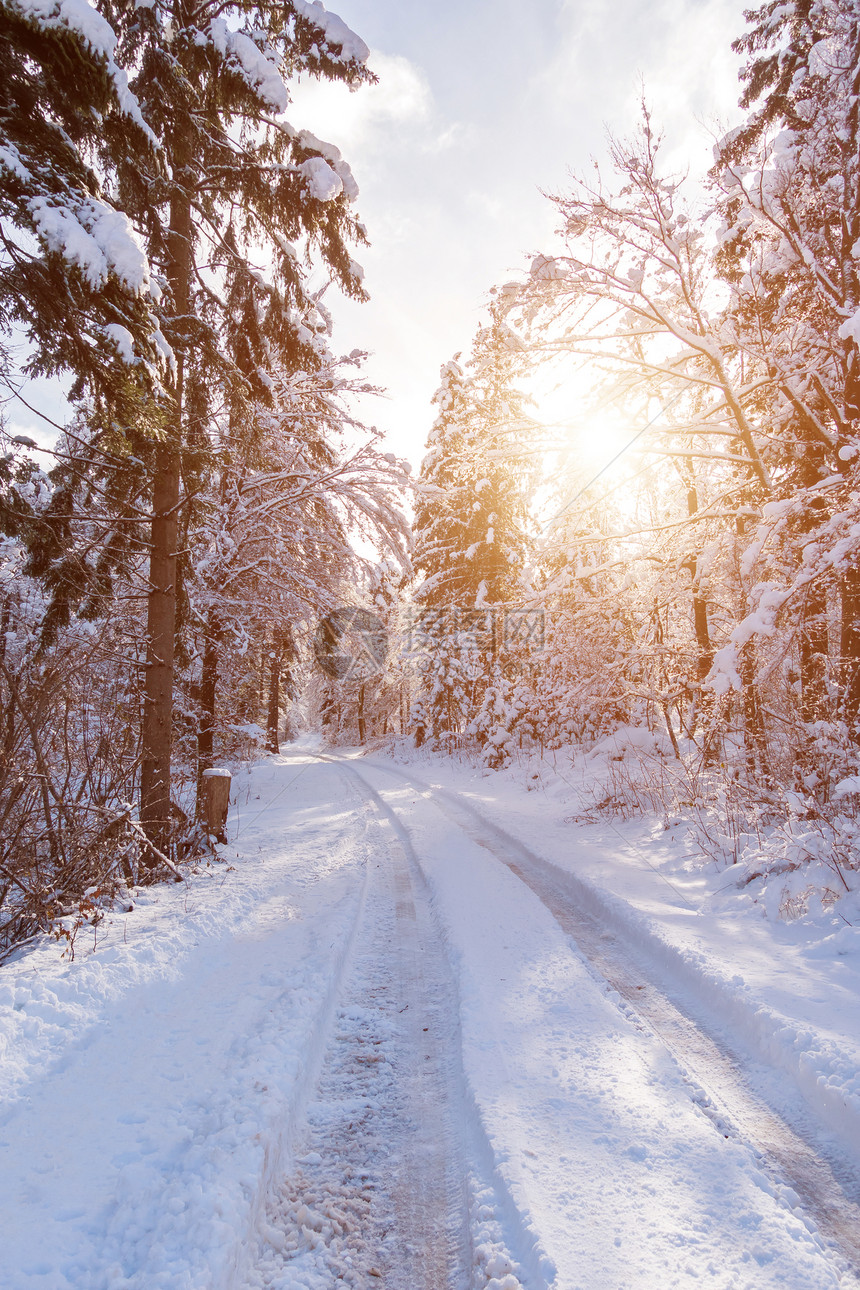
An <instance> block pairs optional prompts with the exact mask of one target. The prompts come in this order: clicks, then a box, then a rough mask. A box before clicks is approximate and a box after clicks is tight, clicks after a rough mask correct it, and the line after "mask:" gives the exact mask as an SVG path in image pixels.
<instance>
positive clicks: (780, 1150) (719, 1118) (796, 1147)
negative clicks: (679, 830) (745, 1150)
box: [350, 763, 860, 1286]
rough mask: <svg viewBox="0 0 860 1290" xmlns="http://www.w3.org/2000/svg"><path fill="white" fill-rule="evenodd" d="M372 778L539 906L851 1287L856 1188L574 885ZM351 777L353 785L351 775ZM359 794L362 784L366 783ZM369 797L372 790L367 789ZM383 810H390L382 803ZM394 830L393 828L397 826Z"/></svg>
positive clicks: (515, 847) (462, 816)
mask: <svg viewBox="0 0 860 1290" xmlns="http://www.w3.org/2000/svg"><path fill="white" fill-rule="evenodd" d="M368 765H369V767H372V769H373V770H375V771H380V772H382V773H384V774H386V775H390V776H392V777H393V778H396V779H400V780H402V781H403V782H404V783H406V784H408V785H409V786H410V788H411V789H412V790H413V791H415V792H417V793H418V794H419V795H420V796H421V797H422V798H423V799H424V800H425V802H427V803H428V804H430V805H432V806H433V807H434V808H435V809H436V810H438V811H440V812H441V814H443V815H444V816H445V817H446V819H448V820H450V821H451V822H453V823H454V824H455V825H457V827H458V828H460V829H461V830H462V831H463V832H464V833H465V834H466V835H467V836H468V837H469V838H470V839H471V841H473V842H474V843H476V844H477V845H479V846H481V847H482V848H483V849H484V850H486V851H488V852H489V853H490V855H491V856H493V858H494V859H495V860H497V861H499V862H500V863H502V864H504V865H505V866H506V867H507V868H508V869H510V870H511V872H512V873H514V874H515V875H516V877H518V878H519V879H520V880H521V881H522V882H523V883H525V885H526V886H528V887H529V888H530V889H531V890H532V891H533V892H534V894H535V895H536V896H537V897H538V899H539V900H540V901H541V902H542V904H544V905H545V907H546V908H547V909H548V910H549V911H550V913H551V914H552V915H553V917H554V918H555V920H556V922H557V923H558V924H559V926H560V927H561V928H562V930H563V931H564V932H565V933H566V934H567V935H568V936H569V937H570V938H571V940H572V941H573V944H574V947H575V948H576V950H577V951H578V952H579V953H580V955H581V956H582V957H583V958H584V959H585V961H586V962H587V963H588V964H589V965H590V966H591V969H592V971H593V972H594V973H595V974H596V975H597V977H598V979H601V980H602V981H604V982H605V983H606V984H607V985H608V986H609V987H610V989H611V990H612V991H614V992H615V994H616V995H617V996H619V1002H620V1004H621V1006H622V1007H623V1009H624V1011H625V1013H626V1014H627V1015H628V1016H630V1017H631V1018H632V1019H634V1020H637V1021H638V1022H639V1024H644V1025H645V1026H647V1028H649V1029H650V1030H652V1031H653V1032H654V1033H655V1034H656V1035H657V1037H658V1038H659V1039H660V1041H661V1042H662V1043H663V1045H664V1047H665V1048H666V1049H667V1050H668V1051H669V1052H670V1053H671V1055H672V1057H673V1058H674V1059H675V1062H676V1064H677V1065H678V1066H679V1068H680V1070H681V1072H682V1074H683V1075H684V1077H685V1079H686V1082H687V1083H688V1085H689V1086H690V1090H691V1098H692V1100H693V1101H694V1102H695V1103H696V1104H697V1105H698V1106H699V1107H700V1109H701V1110H702V1112H703V1113H704V1114H705V1115H706V1116H707V1117H708V1118H709V1119H710V1120H711V1121H712V1123H713V1124H714V1126H715V1128H716V1129H717V1130H718V1131H719V1132H721V1133H723V1134H724V1136H730V1135H732V1136H737V1137H739V1138H740V1139H741V1140H742V1141H744V1142H745V1143H746V1144H747V1145H748V1146H749V1147H751V1149H752V1150H753V1152H754V1154H755V1155H756V1157H757V1158H758V1161H759V1164H760V1166H761V1168H762V1170H763V1171H764V1172H765V1173H766V1174H767V1175H768V1176H769V1178H770V1180H771V1183H772V1185H773V1189H774V1194H775V1195H777V1196H778V1197H779V1198H780V1199H781V1200H782V1202H783V1203H784V1204H786V1205H787V1206H788V1207H789V1208H790V1209H792V1210H793V1211H795V1212H796V1213H798V1214H799V1215H801V1216H802V1215H803V1214H808V1215H809V1216H810V1217H811V1218H812V1220H813V1221H814V1224H815V1226H816V1227H817V1229H818V1230H819V1232H820V1234H821V1236H822V1237H823V1239H824V1240H825V1241H827V1242H828V1243H829V1244H830V1245H831V1246H832V1247H833V1248H834V1249H835V1251H837V1252H838V1254H839V1255H840V1256H841V1257H842V1259H844V1260H845V1261H846V1264H847V1266H846V1267H845V1270H844V1275H845V1278H846V1284H848V1279H850V1281H851V1283H852V1284H856V1285H858V1286H860V1203H858V1202H860V1188H858V1185H857V1180H856V1178H854V1179H851V1178H850V1177H846V1179H845V1185H844V1186H843V1185H842V1184H841V1182H840V1181H839V1180H838V1179H837V1173H839V1174H840V1175H841V1176H843V1177H844V1176H845V1174H844V1168H843V1167H841V1166H840V1162H836V1161H831V1160H828V1159H827V1158H826V1157H825V1155H824V1154H822V1152H821V1151H820V1150H819V1149H818V1148H817V1146H814V1145H811V1144H810V1143H808V1142H807V1141H805V1139H804V1138H803V1137H802V1136H801V1135H800V1134H799V1133H798V1132H796V1131H795V1130H794V1129H793V1128H792V1127H791V1126H790V1125H789V1124H788V1123H787V1122H786V1120H784V1119H783V1118H782V1116H781V1115H779V1114H778V1113H777V1112H776V1111H774V1110H773V1109H772V1108H771V1107H770V1106H768V1105H767V1103H766V1102H765V1101H764V1100H763V1099H762V1098H761V1097H760V1096H758V1094H757V1093H755V1092H754V1091H753V1090H752V1088H751V1087H750V1086H749V1083H748V1081H747V1079H746V1077H745V1075H744V1073H743V1061H742V1059H741V1058H740V1057H739V1056H738V1055H737V1054H735V1053H733V1052H732V1051H731V1049H730V1048H729V1047H728V1046H727V1045H726V1044H725V1042H724V1040H723V1039H722V1037H718V1036H716V1035H714V1034H711V1033H708V1031H707V1030H706V1029H705V1027H704V1026H703V1024H701V1023H700V1022H698V1021H696V1020H694V1019H693V1018H692V1017H691V1016H689V1015H688V1014H687V1013H686V1012H684V1011H683V1010H682V1007H681V1006H679V1004H678V1003H676V1002H675V1001H674V1000H672V999H670V998H669V997H668V996H667V994H665V993H664V992H663V991H662V990H661V989H660V988H659V986H658V985H656V984H655V983H654V981H652V980H649V979H648V973H647V970H645V969H644V968H643V963H642V962H641V961H640V960H639V958H638V957H637V956H636V955H635V954H633V953H632V952H631V951H630V948H629V947H628V946H624V945H622V944H621V943H620V941H619V940H618V939H617V938H616V937H615V936H614V935H613V934H608V933H607V931H606V929H605V928H604V927H602V926H601V924H600V922H599V921H598V920H597V919H596V918H594V917H592V916H591V915H590V914H588V913H586V912H584V911H583V909H582V908H581V906H580V904H579V903H578V900H577V895H578V890H577V888H578V883H577V880H576V878H575V877H573V876H568V875H566V874H565V873H563V871H561V870H558V869H557V868H556V867H555V866H553V865H551V864H550V863H549V862H548V861H546V860H544V859H542V858H541V857H540V856H538V855H536V854H534V853H533V852H532V851H530V850H529V849H528V848H527V847H525V846H523V845H522V844H521V843H519V842H517V841H516V840H515V839H514V838H512V837H510V836H509V835H508V834H507V833H505V832H504V831H503V830H501V829H499V828H497V827H496V826H495V825H494V824H493V823H492V822H491V821H490V820H487V819H486V818H485V817H484V816H483V815H482V814H481V813H480V812H479V811H478V810H476V809H475V808H474V807H472V806H471V805H470V804H468V803H466V802H464V801H463V800H462V799H461V798H460V797H459V796H457V795H455V794H453V793H449V792H446V791H445V790H438V789H435V788H433V787H432V786H431V785H429V784H426V783H425V782H423V781H422V780H420V779H417V778H415V777H413V776H411V775H408V774H406V773H404V772H402V771H398V770H395V769H394V768H390V767H388V766H382V765H380V764H378V763H369V764H368ZM350 769H353V771H354V773H355V774H357V775H359V778H363V777H362V776H361V775H360V772H358V771H356V770H355V769H354V768H353V767H350ZM368 787H369V785H368ZM371 791H373V790H371ZM386 806H387V809H388V810H389V811H395V812H396V809H397V808H396V806H392V804H391V803H390V802H389V803H386ZM401 828H403V826H402V825H401Z"/></svg>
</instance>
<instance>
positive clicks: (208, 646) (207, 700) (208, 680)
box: [197, 613, 222, 817]
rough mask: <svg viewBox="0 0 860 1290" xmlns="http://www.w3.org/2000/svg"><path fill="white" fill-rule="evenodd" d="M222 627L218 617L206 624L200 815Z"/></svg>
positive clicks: (212, 748)
mask: <svg viewBox="0 0 860 1290" xmlns="http://www.w3.org/2000/svg"><path fill="white" fill-rule="evenodd" d="M221 640H222V631H221V624H220V622H219V621H218V618H217V616H216V615H215V614H212V613H210V614H209V617H208V618H207V620H206V634H205V637H204V643H203V666H202V670H201V675H200V725H199V726H198V729H197V815H198V817H199V816H200V814H201V810H202V792H203V772H204V770H210V769H211V767H212V762H213V759H214V756H215V704H216V699H217V695H218V663H219V661H220V656H221Z"/></svg>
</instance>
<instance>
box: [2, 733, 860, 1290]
mask: <svg viewBox="0 0 860 1290" xmlns="http://www.w3.org/2000/svg"><path fill="white" fill-rule="evenodd" d="M511 818H512V820H513V818H514V817H513V816H512V817H511ZM534 825H535V827H534V829H533V836H530V837H529V838H528V839H527V840H523V838H522V836H521V833H520V834H519V835H518V834H517V833H516V829H514V828H513V825H511V826H510V827H509V821H508V820H507V819H506V818H505V816H504V809H503V807H501V806H499V807H497V808H496V809H495V811H494V812H489V811H488V810H487V808H486V806H482V807H481V808H480V809H478V808H477V807H476V804H475V800H474V796H472V797H471V799H469V798H467V797H464V796H462V795H461V794H458V793H457V792H455V791H453V790H451V789H448V790H443V789H441V788H439V787H438V786H437V787H435V788H431V787H430V786H429V784H428V782H427V780H426V778H425V777H422V776H421V775H417V774H416V773H414V772H413V771H412V769H411V768H409V767H405V768H404V767H402V766H400V767H397V766H394V765H392V764H390V763H389V764H385V763H382V762H373V761H372V760H357V759H354V758H348V757H330V756H329V755H326V756H325V757H323V756H321V755H319V754H318V753H315V752H313V751H310V750H308V751H303V750H301V749H298V750H294V751H293V752H292V753H290V752H288V753H286V754H285V755H284V756H282V757H279V758H272V759H269V760H268V761H267V762H265V763H262V764H260V765H258V766H257V767H255V768H254V769H253V770H252V771H251V772H250V773H249V775H248V777H247V779H246V781H244V788H243V791H242V792H241V793H240V794H239V802H238V810H237V811H234V814H233V827H234V831H235V840H234V842H233V843H232V846H231V854H233V855H234V856H236V857H238V858H236V859H234V860H233V865H234V867H233V868H232V869H231V870H229V871H225V867H224V866H223V865H222V866H216V867H213V868H212V869H211V870H210V871H209V872H208V874H206V875H202V876H200V877H198V878H197V879H195V880H194V882H193V883H192V884H191V885H190V887H189V888H188V889H187V890H184V889H182V888H180V887H178V886H176V887H173V886H164V887H161V888H158V889H154V890H150V891H147V892H142V893H138V896H137V898H136V908H135V909H134V911H133V912H129V913H127V914H124V915H116V916H115V917H113V919H112V920H111V922H110V925H109V926H108V927H107V928H105V927H104V926H102V928H101V930H100V940H99V943H98V945H97V947H96V949H95V952H93V948H92V945H91V944H85V943H84V942H83V941H81V940H79V942H78V945H77V947H76V957H75V960H74V962H69V961H68V960H65V961H63V960H61V959H60V958H59V953H60V950H59V948H58V947H55V946H43V947H41V948H39V949H37V950H36V951H34V952H32V953H30V954H27V955H25V956H23V957H21V958H20V959H19V960H17V961H16V962H12V963H9V964H7V965H6V966H5V967H4V968H3V969H2V971H0V1008H2V1016H0V1091H2V1094H3V1097H4V1110H3V1113H2V1117H0V1150H2V1152H3V1159H4V1168H3V1170H2V1174H0V1214H2V1216H3V1217H2V1220H0V1222H2V1228H3V1255H2V1265H0V1285H2V1286H3V1287H4V1288H5V1287H9V1288H10V1290H19V1288H20V1290H24V1288H25V1287H30V1286H34V1287H35V1286H38V1287H44V1290H54V1287H56V1288H57V1290H60V1288H61V1287H70V1286H75V1287H81V1288H84V1287H86V1290H101V1288H102V1287H120V1286H122V1287H125V1286H128V1287H133V1288H135V1290H144V1287H145V1288H146V1290H158V1288H160V1287H165V1288H167V1287H170V1290H174V1288H175V1290H185V1288H188V1290H209V1288H210V1287H211V1288H212V1290H215V1288H216V1287H217V1288H220V1287H224V1290H227V1288H228V1287H229V1288H230V1290H262V1287H271V1288H274V1287H278V1288H280V1290H288V1288H289V1290H294V1288H295V1290H299V1288H301V1287H304V1288H305V1290H324V1288H328V1287H335V1286H344V1287H347V1286H348V1287H352V1288H354V1290H358V1288H360V1287H367V1286H384V1287H387V1288H389V1290H430V1287H433V1288H434V1290H442V1288H443V1287H450V1290H484V1287H490V1290H517V1288H518V1287H520V1286H522V1287H523V1288H524V1290H543V1288H547V1290H549V1288H550V1287H552V1288H553V1290H652V1288H653V1290H656V1288H657V1287H659V1290H665V1288H666V1287H674V1286H677V1287H693V1286H698V1285H700V1284H702V1285H707V1286H713V1287H715V1290H729V1288H732V1290H741V1288H742V1287H743V1288H746V1287H749V1288H750V1290H753V1288H755V1290H759V1288H761V1290H764V1288H765V1287H774V1288H775V1287H778V1286H779V1287H784V1288H785V1290H807V1288H808V1290H826V1288H827V1287H837V1286H843V1287H845V1286H853V1285H856V1284H860V1280H858V1278H857V1276H856V1275H855V1272H854V1271H853V1270H852V1267H851V1264H852V1263H853V1262H854V1261H855V1260H856V1259H857V1254H858V1252H857V1236H856V1231H857V1230H858V1228H860V1224H858V1221H857V1220H858V1213H857V1210H856V1206H855V1205H854V1203H853V1201H852V1195H853V1196H854V1198H855V1199H856V1182H855V1178H856V1175H855V1173H854V1166H855V1164H856V1160H857V1152H856V1149H855V1147H854V1144H852V1143H851V1142H850V1141H846V1143H845V1144H844V1152H843V1153H842V1154H841V1155H840V1153H839V1152H838V1151H836V1150H835V1149H834V1151H832V1152H826V1151H825V1147H826V1142H825V1140H824V1138H823V1136H821V1135H817V1131H816V1126H815V1125H814V1124H812V1123H811V1122H810V1124H809V1125H808V1126H805V1125H804V1124H803V1123H800V1122H799V1120H797V1119H793V1118H792V1116H791V1115H783V1114H779V1113H778V1111H780V1110H785V1106H784V1105H783V1104H782V1102H781V1101H780V1096H782V1097H783V1101H784V1103H785V1104H786V1105H791V1106H793V1105H794V1104H795V1103H799V1102H800V1101H801V1100H802V1099H801V1097H800V1094H799V1093H798V1091H797V1089H796V1088H795V1087H794V1086H793V1085H792V1087H791V1088H787V1086H786V1082H787V1083H790V1082H791V1081H790V1080H788V1076H787V1075H785V1073H784V1072H783V1073H782V1075H780V1073H779V1072H778V1071H776V1068H775V1067H774V1068H773V1069H769V1070H768V1072H767V1073H766V1075H762V1073H761V1071H759V1070H757V1069H754V1068H753V1067H752V1066H751V1064H750V1060H749V1056H748V1053H747V1052H746V1050H745V1049H744V1048H743V1046H742V1045H738V1046H736V1047H735V1048H734V1049H733V1047H732V1044H731V1042H730V1040H731V1036H728V1038H727V1037H726V1035H725V1033H724V1029H725V1028H724V1021H725V1017H724V1014H721V1013H720V1010H719V1008H718V1007H716V1006H714V1008H713V1009H712V1010H711V1011H710V1013H709V1007H708V1000H707V998H703V994H702V992H699V993H698V994H697V993H696V991H692V992H689V991H687V992H686V993H685V987H684V983H683V982H680V983H679V982H678V981H677V980H674V978H673V974H672V972H671V970H670V969H671V965H670V964H669V962H668V959H667V958H666V955H665V954H664V955H663V958H662V959H661V958H660V956H659V955H656V956H651V957H649V955H648V954H647V952H646V950H647V946H646V947H645V948H644V949H643V944H642V943H634V942H636V937H632V938H629V939H628V938H625V935H624V933H623V920H621V919H620V918H619V919H615V921H614V922H613V921H612V920H610V921H608V922H607V921H606V920H603V921H601V918H600V914H599V902H597V903H595V901H596V898H595V897H594V893H593V890H592V888H591V887H588V886H587V885H583V883H582V882H581V881H580V880H579V879H577V878H576V877H575V875H573V874H571V873H565V871H564V870H563V868H560V867H559V866H558V865H557V864H552V865H551V864H548V863H546V861H545V860H544V859H543V854H544V853H543V847H542V837H541V829H540V827H539V819H538V817H537V816H535V820H534ZM631 925H632V924H631ZM644 939H645V938H644V936H641V937H639V941H640V942H644ZM687 985H689V982H687ZM777 1065H778V1063H777ZM774 1090H775V1091H776V1094H777V1096H774V1097H770V1096H767V1094H768V1093H769V1092H772V1091H774ZM768 1102H770V1103H774V1104H778V1106H777V1111H774V1110H773V1109H772V1107H770V1106H768V1104H767V1103H768ZM800 1119H802V1116H801V1117H800ZM787 1120H790V1121H791V1126H790V1125H789V1123H788V1122H787ZM846 1123H847V1121H846ZM805 1127H808V1128H809V1132H804V1129H805ZM848 1137H850V1134H849V1135H848ZM825 1154H827V1155H829V1156H830V1160H829V1161H828V1160H827V1159H824V1155H825ZM846 1193H848V1194H846Z"/></svg>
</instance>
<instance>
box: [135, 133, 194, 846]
mask: <svg viewBox="0 0 860 1290" xmlns="http://www.w3.org/2000/svg"><path fill="white" fill-rule="evenodd" d="M174 157H175V162H174V172H173V179H174V186H173V193H172V196H171V201H170V227H169V230H168V235H167V250H168V265H167V278H168V285H169V295H170V302H171V309H172V312H173V314H174V317H178V318H185V317H187V316H188V315H189V314H190V312H191V269H192V245H193V233H194V230H193V227H192V222H191V200H190V193H191V192H192V189H193V176H192V174H191V171H190V168H189V165H188V162H189V160H190V150H189V148H188V147H187V146H186V147H185V149H184V154H183V147H182V141H180V142H179V143H178V144H177V147H176V151H175V154H174ZM183 380H184V358H183V355H182V354H181V353H179V354H177V356H176V377H175V385H174V389H173V417H172V421H171V424H170V425H169V426H168V427H167V428H166V431H165V434H166V439H165V441H164V442H162V443H160V444H159V445H158V447H157V448H156V452H155V474H154V477H153V481H152V530H151V549H150V556H149V598H148V604H147V624H146V630H147V643H146V682H145V687H144V702H143V727H142V731H141V745H142V760H141V773H140V819H141V823H142V824H143V827H144V829H145V831H146V835H147V837H148V838H149V840H150V842H152V843H153V845H154V846H155V847H157V848H158V850H159V851H162V852H164V854H165V855H169V853H170V833H171V828H170V824H171V816H170V754H171V743H172V727H173V674H174V649H175V636H176V566H177V536H178V531H179V498H180V448H181V445H182V442H183V413H182V393H183ZM157 864H158V860H157V857H156V856H155V855H154V854H152V853H150V854H148V855H144V856H143V857H142V859H141V865H142V868H143V869H144V870H152V869H155V868H156V867H157Z"/></svg>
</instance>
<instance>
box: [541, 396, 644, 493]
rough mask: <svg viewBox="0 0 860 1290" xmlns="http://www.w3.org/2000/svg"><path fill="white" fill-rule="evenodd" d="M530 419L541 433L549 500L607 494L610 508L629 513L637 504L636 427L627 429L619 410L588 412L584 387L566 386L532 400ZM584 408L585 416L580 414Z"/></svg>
mask: <svg viewBox="0 0 860 1290" xmlns="http://www.w3.org/2000/svg"><path fill="white" fill-rule="evenodd" d="M532 398H533V400H534V402H533V404H532V409H531V414H532V416H533V418H534V420H535V422H537V424H538V425H539V426H540V427H541V428H542V431H543V440H544V443H545V454H544V476H545V482H546V488H547V490H548V492H551V493H552V494H553V496H555V497H558V496H559V495H560V494H569V497H568V498H567V500H566V501H565V506H568V505H570V504H571V502H572V500H573V499H574V498H575V497H576V496H577V494H578V493H579V492H580V491H582V492H591V491H592V488H591V486H592V484H593V485H594V486H595V488H596V487H597V486H598V484H599V485H600V491H602V492H611V493H612V496H613V499H614V505H615V507H616V508H617V509H620V510H621V511H625V512H626V511H631V512H632V510H633V509H634V508H635V504H636V476H637V475H638V474H639V472H640V470H641V466H642V462H641V458H640V456H639V454H638V453H637V451H636V449H637V436H638V434H639V431H640V430H641V426H640V425H639V424H632V423H631V422H630V420H629V418H628V417H625V416H623V415H622V414H621V413H620V412H619V410H618V409H616V408H613V407H611V406H607V407H605V408H602V409H600V410H592V409H591V408H589V404H590V403H593V398H592V397H590V391H589V390H588V388H587V386H586V385H585V382H584V380H583V379H582V378H580V379H579V380H577V381H570V382H565V383H563V384H559V385H556V386H555V387H554V388H552V389H545V390H542V391H540V392H534V393H533V394H532ZM586 408H589V410H588V411H587V412H586V411H585V409H586Z"/></svg>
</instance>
